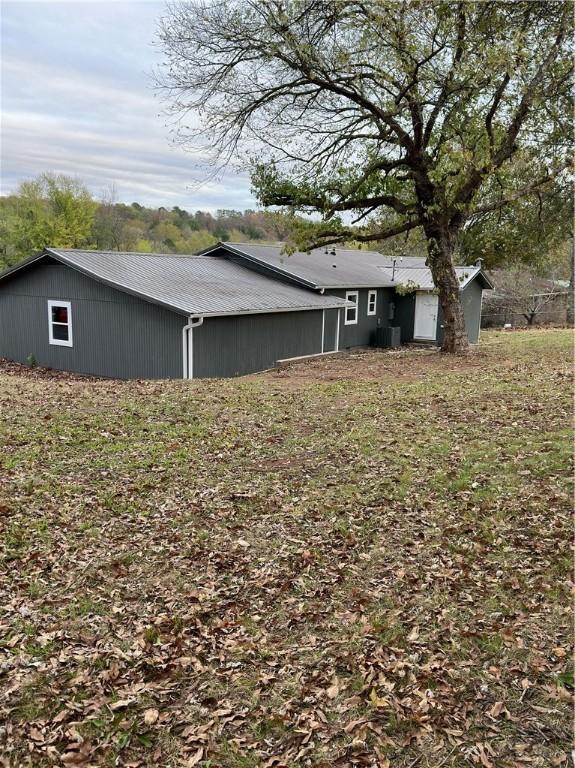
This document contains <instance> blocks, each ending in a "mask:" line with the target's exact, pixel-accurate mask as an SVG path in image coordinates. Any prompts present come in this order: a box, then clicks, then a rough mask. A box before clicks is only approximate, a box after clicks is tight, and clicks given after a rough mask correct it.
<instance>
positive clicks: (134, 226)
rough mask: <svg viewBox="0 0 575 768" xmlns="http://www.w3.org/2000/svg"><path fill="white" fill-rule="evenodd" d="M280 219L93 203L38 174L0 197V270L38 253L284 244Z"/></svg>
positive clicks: (64, 181) (64, 180)
mask: <svg viewBox="0 0 575 768" xmlns="http://www.w3.org/2000/svg"><path fill="white" fill-rule="evenodd" d="M288 231H289V224H288V221H287V219H286V216H285V215H283V214H281V213H275V212H272V211H255V210H247V211H235V210H228V209H222V210H219V211H217V212H216V214H215V215H213V214H211V213H208V212H206V211H195V212H193V213H192V212H189V211H185V210H183V209H182V208H179V207H178V206H175V207H173V208H163V207H161V208H146V207H145V206H143V205H140V204H139V203H137V202H135V203H132V204H131V205H126V204H125V203H118V202H115V200H114V199H113V194H110V195H108V197H107V198H104V199H102V200H100V201H96V200H94V199H93V198H92V197H91V195H90V193H89V192H88V190H87V188H86V187H85V186H84V185H83V184H82V183H81V182H79V181H77V180H75V179H71V178H70V177H67V176H56V175H53V174H44V175H42V176H40V177H39V178H38V179H37V180H35V181H30V182H24V183H23V184H21V185H20V187H19V189H18V192H17V194H14V195H9V196H6V197H0V266H9V265H10V264H13V263H15V262H16V261H19V260H20V259H22V258H25V257H27V256H29V255H31V254H32V253H34V252H36V251H39V250H41V249H42V248H44V247H46V246H50V245H51V246H55V247H60V248H89V249H99V250H117V251H142V252H159V253H194V252H196V251H198V250H201V249H202V248H206V247H208V246H209V245H211V244H213V243H216V242H217V241H218V240H231V241H236V242H246V241H249V240H262V241H277V240H284V239H285V238H286V237H287V235H288Z"/></svg>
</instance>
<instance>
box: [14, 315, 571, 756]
mask: <svg viewBox="0 0 575 768" xmlns="http://www.w3.org/2000/svg"><path fill="white" fill-rule="evenodd" d="M572 345H573V334H572V333H571V332H570V331H567V330H550V331H533V332H516V333H497V332H491V333H486V334H484V336H483V341H482V344H481V347H480V349H479V351H478V352H476V353H475V354H474V355H472V356H471V357H469V359H449V358H444V357H442V356H441V355H440V354H438V353H433V352H428V351H426V350H424V351H422V350H406V351H403V350H402V351H400V352H378V351H367V352H358V353H355V354H351V355H349V356H346V357H340V358H333V359H329V360H321V361H319V360H318V361H314V362H310V363H306V364H303V365H299V366H294V367H293V368H290V369H287V370H284V371H279V372H270V373H266V374H262V375H259V376H251V377H246V378H241V379H235V380H223V381H217V380H212V381H195V382H116V381H105V380H90V379H83V378H81V377H69V376H66V375H62V374H60V375H50V374H48V373H46V372H43V371H36V370H27V369H19V368H18V367H16V366H9V365H5V366H4V368H3V370H2V372H1V373H0V409H1V417H2V432H1V436H0V437H1V444H2V448H1V451H2V452H1V455H0V468H1V473H0V525H1V527H2V540H1V557H2V571H1V582H0V589H1V591H2V595H1V598H0V606H1V607H0V610H1V616H0V664H1V666H0V670H1V673H2V676H1V677H0V693H1V698H0V741H1V742H2V744H1V746H0V765H4V766H18V768H19V767H20V766H69V765H72V766H90V765H93V766H125V767H126V768H128V767H129V766H131V767H132V768H137V767H138V766H160V768H176V766H195V765H197V766H202V767H204V768H208V766H211V768H216V766H221V767H222V768H256V766H257V767H261V768H264V767H265V766H267V767H268V768H272V767H273V768H282V767H286V768H295V767H296V766H298V767H299V766H302V767H303V766H313V767H317V768H319V767H320V766H322V767H325V768H329V767H331V766H354V765H358V766H378V767H379V768H385V766H390V768H414V766H417V767H418V768H439V766H442V767H443V766H445V767H446V768H449V767H450V766H451V767H455V766H457V767H459V766H476V765H477V766H483V767H484V768H489V767H490V766H493V768H506V767H509V768H511V767H513V768H515V767H517V768H519V767H520V766H521V767H522V768H526V767H528V766H529V767H531V768H533V767H535V766H541V767H545V768H547V767H548V766H563V765H565V766H566V765H567V753H568V751H569V750H570V744H571V719H572V715H571V712H572V709H571V707H572V704H571V692H572V690H573V688H572V683H573V678H572V672H571V669H572V668H571V661H570V658H571V654H572V609H571V594H572V592H571V590H572V552H571V542H572V525H571V507H572V504H571V499H572V496H571V492H572V488H571V479H572V469H571V457H572V429H573V423H572V381H571V374H572Z"/></svg>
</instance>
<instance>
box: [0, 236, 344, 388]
mask: <svg viewBox="0 0 575 768" xmlns="http://www.w3.org/2000/svg"><path fill="white" fill-rule="evenodd" d="M343 307H345V301H343V300H342V299H339V298H337V297H335V296H323V295H320V294H318V293H316V292H314V291H310V290H306V289H304V288H300V287H298V286H296V285H290V284H287V283H284V282H280V281H278V280H274V279H273V278H270V277H267V276H265V275H262V274H258V273H257V272H254V271H252V270H250V269H245V268H244V267H242V266H240V265H238V264H235V263H233V262H232V261H230V260H228V259H226V258H217V257H216V258H214V257H213V256H209V257H202V256H162V255H155V254H147V253H146V254H144V253H118V252H101V251H100V252H99V251H77V250H56V249H53V248H48V249H46V250H44V251H43V252H42V253H40V254H38V255H36V256H33V257H32V258H30V259H28V260H27V261H24V262H22V263H20V264H17V265H16V266H15V267H12V268H11V269H9V270H7V271H6V272H4V273H3V274H2V275H0V357H4V358H8V359H10V360H16V361H18V362H25V361H26V360H27V359H29V358H30V357H33V358H34V360H35V361H36V362H37V364H38V365H41V366H46V367H49V368H57V369H61V370H67V371H75V372H79V373H89V374H95V375H99V376H110V377H117V378H126V379H128V378H197V377H198V378H199V377H211V376H235V375H241V374H245V373H250V372H252V371H261V370H264V369H266V368H270V367H271V366H273V364H274V363H275V362H276V361H277V360H278V359H285V358H291V357H297V356H300V355H311V354H319V353H321V352H322V350H325V349H329V348H333V345H334V343H336V340H335V330H333V326H334V323H333V318H332V317H331V315H332V314H337V313H338V312H339V311H340V309H341V308H343ZM328 326H329V327H330V328H332V332H333V335H334V338H333V339H329V338H328V333H329V332H330V331H329V330H328Z"/></svg>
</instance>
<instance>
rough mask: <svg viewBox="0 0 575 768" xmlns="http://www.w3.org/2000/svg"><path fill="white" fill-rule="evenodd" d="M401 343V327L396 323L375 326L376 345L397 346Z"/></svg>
mask: <svg viewBox="0 0 575 768" xmlns="http://www.w3.org/2000/svg"><path fill="white" fill-rule="evenodd" d="M400 345H401V328H400V327H399V326H398V325H393V326H390V327H389V328H377V329H376V331H375V346H376V347H399V346H400Z"/></svg>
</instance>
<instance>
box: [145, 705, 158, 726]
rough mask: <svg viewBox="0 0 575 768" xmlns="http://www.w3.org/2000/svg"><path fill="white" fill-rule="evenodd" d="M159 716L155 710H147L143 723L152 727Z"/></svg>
mask: <svg viewBox="0 0 575 768" xmlns="http://www.w3.org/2000/svg"><path fill="white" fill-rule="evenodd" d="M159 716H160V713H159V712H158V710H157V709H153V708H152V709H147V710H146V711H145V712H144V722H145V723H146V725H153V724H154V723H155V722H156V720H157V719H158V717H159Z"/></svg>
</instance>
